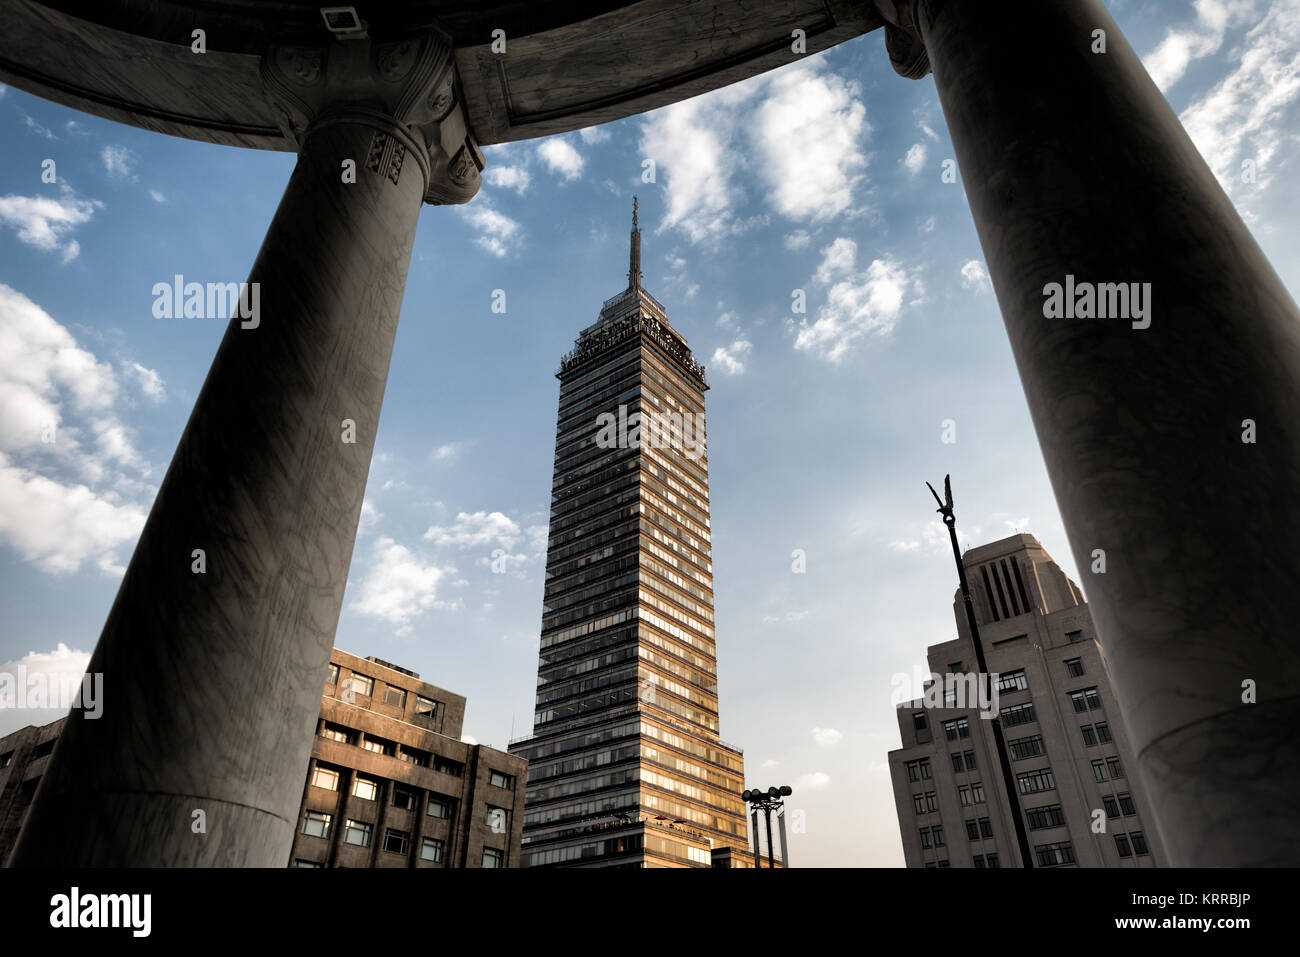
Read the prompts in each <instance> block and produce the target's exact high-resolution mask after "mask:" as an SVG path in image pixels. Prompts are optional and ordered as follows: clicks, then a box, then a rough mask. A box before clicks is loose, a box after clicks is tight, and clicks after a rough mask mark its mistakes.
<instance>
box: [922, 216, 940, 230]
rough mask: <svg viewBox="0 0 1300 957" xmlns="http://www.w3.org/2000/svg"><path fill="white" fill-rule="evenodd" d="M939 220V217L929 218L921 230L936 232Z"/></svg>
mask: <svg viewBox="0 0 1300 957" xmlns="http://www.w3.org/2000/svg"><path fill="white" fill-rule="evenodd" d="M938 222H939V221H938V220H937V219H935V218H934V217H933V216H931V217H930V218H929V219H927V220H926V221H925V222H923V223H922V224H921V232H923V233H932V232H934V227H935V226H936V225H938Z"/></svg>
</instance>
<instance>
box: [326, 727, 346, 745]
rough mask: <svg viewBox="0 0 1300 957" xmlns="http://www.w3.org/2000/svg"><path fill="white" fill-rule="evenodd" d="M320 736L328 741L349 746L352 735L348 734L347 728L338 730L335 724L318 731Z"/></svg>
mask: <svg viewBox="0 0 1300 957" xmlns="http://www.w3.org/2000/svg"><path fill="white" fill-rule="evenodd" d="M320 736H321V737H322V738H328V739H329V740H330V741H338V742H341V743H342V744H351V743H352V735H351V734H349V733H348V730H347V728H340V727H339V726H338V725H336V724H327V725H325V726H324V727H323V728H321V729H320Z"/></svg>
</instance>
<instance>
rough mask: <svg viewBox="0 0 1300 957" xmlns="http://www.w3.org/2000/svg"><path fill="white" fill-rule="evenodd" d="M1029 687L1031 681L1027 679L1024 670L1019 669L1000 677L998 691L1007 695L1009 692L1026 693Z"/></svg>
mask: <svg viewBox="0 0 1300 957" xmlns="http://www.w3.org/2000/svg"><path fill="white" fill-rule="evenodd" d="M1028 687H1029V680H1028V679H1027V678H1025V671H1024V669H1023V668H1017V669H1016V670H1015V671H1005V672H1003V673H1002V674H1000V675H998V691H999V692H1000V693H1002V694H1006V693H1007V692H1009V691H1024V690H1025V689H1026V688H1028Z"/></svg>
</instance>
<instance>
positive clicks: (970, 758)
mask: <svg viewBox="0 0 1300 957" xmlns="http://www.w3.org/2000/svg"><path fill="white" fill-rule="evenodd" d="M966 770H967V771H974V770H975V752H974V751H967V752H966Z"/></svg>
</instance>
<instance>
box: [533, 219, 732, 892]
mask: <svg viewBox="0 0 1300 957" xmlns="http://www.w3.org/2000/svg"><path fill="white" fill-rule="evenodd" d="M640 263H641V234H640V232H639V230H638V229H637V224H636V207H635V204H634V205H633V214H632V235H631V265H630V268H629V270H628V285H627V288H626V289H625V290H624V291H623V292H621V293H619V294H618V295H617V296H615V297H613V298H612V299H610V300H608V301H607V302H605V304H604V305H603V306H602V308H601V310H600V318H599V319H598V320H597V321H596V322H595V323H594V324H593V325H591V326H589V327H588V328H586V329H584V330H583V331H582V333H581V335H579V336H578V339H577V341H576V343H575V348H574V350H573V351H572V352H571V353H570V354H569V355H567V356H565V357H564V359H563V360H562V361H561V365H560V371H559V373H558V376H557V377H558V378H559V380H560V405H559V421H558V424H557V427H556V441H555V477H554V486H553V490H552V495H551V525H550V540H549V548H548V553H547V563H546V589H545V598H544V605H543V608H542V636H541V654H540V660H539V665H538V674H537V709H536V714H535V715H534V721H533V734H532V735H531V737H528V738H526V739H523V740H522V741H517V742H512V746H511V748H510V751H511V753H513V754H517V755H520V756H521V757H525V758H527V759H528V794H527V803H526V805H525V816H524V835H523V841H524V846H523V866H525V867H542V866H560V865H569V866H574V865H580V866H599V867H608V866H632V867H708V866H720V867H727V866H747V861H748V858H747V855H746V853H745V848H746V819H745V809H744V805H743V803H742V801H741V799H740V792H741V791H742V790H743V789H744V784H743V781H744V763H743V758H742V754H741V751H740V750H739V749H738V748H734V747H732V746H731V745H729V744H726V743H725V742H723V741H722V739H721V738H720V737H719V736H718V677H717V675H718V672H717V655H716V646H715V636H714V630H713V565H712V558H711V546H710V534H709V472H708V456H707V454H706V449H705V444H704V392H705V390H706V389H707V388H708V386H707V384H706V383H705V380H704V370H703V368H702V367H701V366H700V365H699V364H698V363H696V362H695V360H694V359H693V358H692V356H691V351H690V349H689V347H688V346H687V344H686V340H685V339H684V338H682V336H681V335H680V334H679V333H678V332H677V331H676V330H675V329H673V327H672V326H671V325H670V324H669V322H668V317H667V315H666V314H665V312H664V307H663V306H662V305H661V304H660V303H659V302H658V300H656V299H655V298H654V297H653V296H651V295H650V294H649V293H648V292H647V291H646V290H645V289H644V288H643V287H642V285H641V268H640ZM638 419H640V420H641V421H640V428H639V429H638Z"/></svg>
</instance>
